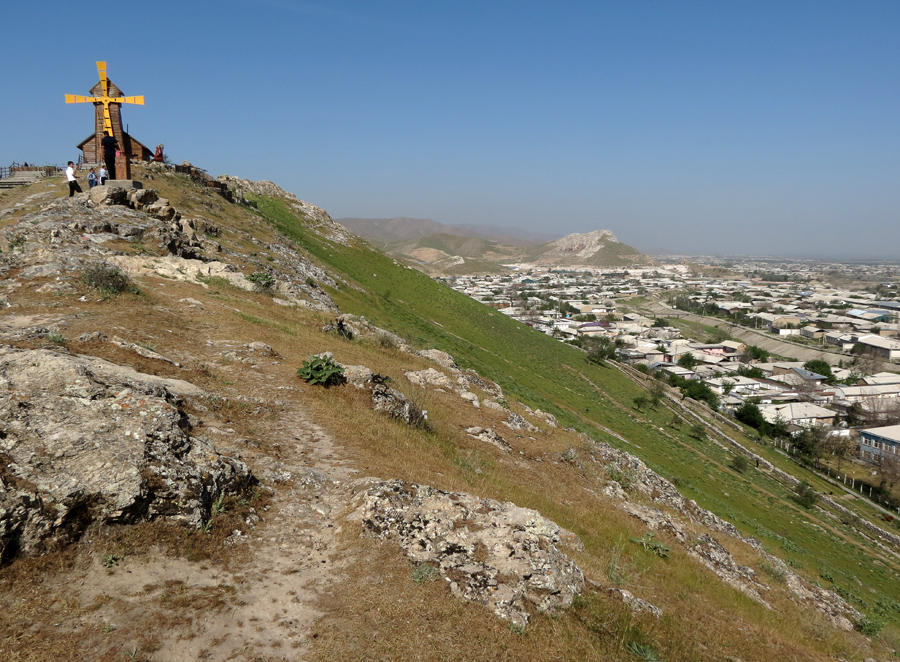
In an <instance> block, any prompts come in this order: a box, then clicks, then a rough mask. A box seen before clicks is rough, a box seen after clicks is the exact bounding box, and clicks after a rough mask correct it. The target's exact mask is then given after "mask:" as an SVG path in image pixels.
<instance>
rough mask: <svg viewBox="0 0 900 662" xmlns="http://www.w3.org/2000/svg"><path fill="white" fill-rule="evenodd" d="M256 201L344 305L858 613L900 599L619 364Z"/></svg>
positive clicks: (889, 567)
mask: <svg viewBox="0 0 900 662" xmlns="http://www.w3.org/2000/svg"><path fill="white" fill-rule="evenodd" d="M258 204H259V211H260V213H261V214H262V215H263V216H264V217H265V218H266V219H268V220H269V221H270V222H271V223H272V224H273V225H274V226H275V227H276V228H277V229H278V230H279V231H280V232H282V233H283V234H284V235H286V236H287V237H290V238H291V239H293V240H294V241H295V242H296V243H297V245H298V246H299V247H300V248H302V249H304V250H305V251H308V252H309V254H310V255H311V256H312V257H313V258H314V259H316V260H318V261H319V262H320V263H322V264H324V265H327V266H328V267H330V268H331V269H332V270H334V271H336V272H338V273H340V274H343V275H344V277H345V278H346V279H347V281H348V283H349V285H344V286H341V287H340V288H339V289H336V290H333V291H330V294H331V296H332V297H333V298H334V300H335V301H336V302H337V303H338V305H339V306H340V307H341V309H342V310H343V311H345V312H349V313H353V314H356V315H363V316H365V317H366V318H367V319H369V320H370V321H371V322H373V323H374V324H376V325H378V326H381V327H383V328H386V329H389V330H391V331H394V332H396V333H398V334H399V335H401V336H404V337H406V338H407V339H409V340H410V341H411V342H412V343H413V344H416V345H418V346H421V347H436V348H439V349H442V350H444V351H447V352H449V353H450V354H451V355H452V356H453V357H454V358H455V359H456V360H457V361H458V362H459V364H460V366H461V367H463V368H472V369H474V370H476V371H477V372H478V373H479V374H481V375H483V376H484V377H487V378H490V379H492V380H494V381H496V382H497V383H499V384H500V385H501V386H502V387H503V389H504V391H506V392H507V393H511V394H514V395H515V396H516V397H517V398H519V399H521V400H522V401H524V402H526V403H528V404H529V405H531V406H532V407H537V408H540V409H542V410H544V411H547V412H550V413H552V414H554V415H555V416H557V418H558V419H559V421H560V423H561V424H562V425H564V426H566V427H574V428H576V429H579V430H581V431H583V432H585V433H586V434H588V435H589V436H590V437H592V438H593V439H595V440H597V441H604V442H608V443H610V444H611V445H613V446H615V447H617V448H621V449H623V450H626V451H628V452H631V453H633V454H635V455H637V456H639V457H640V458H641V459H642V460H644V461H645V462H646V463H647V464H648V465H649V466H650V467H651V468H653V469H654V470H656V471H657V472H659V473H660V474H662V475H663V476H666V477H669V478H673V479H676V483H677V484H678V485H679V488H680V489H681V491H682V492H683V493H684V494H685V496H687V497H689V498H692V499H695V500H696V501H697V502H698V503H699V504H700V505H701V506H702V507H704V508H707V509H709V510H711V511H713V512H715V513H716V514H718V515H719V516H721V517H723V518H725V519H727V520H729V521H731V522H732V523H734V524H735V525H736V526H737V527H738V528H739V529H740V530H741V531H742V533H744V534H745V535H752V536H755V537H757V538H759V539H760V540H761V541H762V542H763V544H764V545H765V546H766V547H767V548H768V549H769V550H770V551H772V552H773V553H775V554H777V555H779V556H781V557H782V558H784V559H786V560H788V563H789V564H791V565H792V566H794V567H795V568H796V569H797V571H798V572H799V573H800V574H802V575H804V576H806V577H807V578H808V579H810V580H814V581H818V582H819V583H820V584H822V585H823V586H826V587H834V588H835V589H837V590H838V591H839V592H840V593H841V594H842V595H843V596H844V597H845V598H847V599H848V600H849V601H850V602H851V604H853V605H854V606H856V607H857V608H858V609H859V610H860V611H862V612H864V613H874V610H875V607H876V603H878V602H879V601H881V604H882V605H884V604H889V603H890V601H900V581H898V574H897V571H896V564H889V563H884V562H880V561H879V562H873V560H872V554H871V543H865V542H864V541H861V540H860V539H859V535H858V534H856V533H854V532H853V531H852V530H851V529H849V528H848V527H847V526H846V525H844V524H842V523H841V522H840V521H839V520H836V519H832V518H829V517H827V516H824V515H822V514H821V513H818V514H817V513H816V512H810V511H806V510H804V509H803V508H801V507H800V506H798V505H795V504H794V502H793V501H792V500H791V498H790V497H791V493H790V492H789V490H787V489H786V488H785V487H784V486H782V485H781V484H780V483H778V482H777V481H776V480H775V479H773V478H772V477H771V476H769V475H767V474H764V473H761V472H756V471H753V472H748V473H747V474H738V473H736V472H735V471H733V470H732V469H730V468H729V467H728V465H729V463H730V462H731V459H732V457H733V456H732V454H731V453H730V452H729V451H726V450H725V449H723V448H722V447H721V446H719V445H717V444H715V443H713V442H712V441H710V440H703V441H700V440H697V439H694V438H692V437H690V436H689V435H688V431H689V428H690V422H685V423H683V424H681V425H680V427H670V425H669V423H670V422H671V420H672V417H673V411H671V410H669V409H667V408H666V407H661V408H660V410H659V411H652V410H651V411H644V412H637V411H635V410H634V409H633V407H632V400H633V398H634V397H635V396H637V395H639V394H641V393H642V392H643V391H642V390H641V388H640V386H638V385H637V384H636V383H635V382H634V381H632V380H631V379H630V378H629V377H627V376H626V375H624V374H623V373H622V372H620V371H619V370H617V369H615V368H613V367H601V366H596V365H593V364H589V363H588V362H587V361H586V360H585V357H584V354H583V353H581V352H580V351H579V350H577V349H575V348H573V347H570V346H567V345H564V344H562V343H560V342H558V341H556V340H554V339H552V338H550V337H548V336H546V335H544V334H542V333H540V332H538V331H535V330H533V329H531V328H529V327H526V326H524V325H522V324H519V323H518V322H515V321H513V320H511V319H509V318H507V317H505V316H504V315H501V314H499V313H497V312H495V311H493V310H491V309H490V308H488V307H486V306H484V305H482V304H480V303H478V302H476V301H474V300H472V299H470V298H469V297H466V296H465V295H462V294H460V293H457V292H455V291H453V290H452V289H450V288H448V287H446V286H444V285H442V284H440V283H437V282H435V281H434V280H432V279H431V278H429V277H427V276H425V275H424V274H422V273H420V272H418V271H416V270H414V269H411V268H409V267H405V266H403V265H401V264H399V263H398V262H397V261H395V260H394V259H392V258H391V257H389V256H387V255H385V254H383V253H380V252H377V251H373V250H371V249H370V248H369V247H368V245H366V244H364V243H362V242H361V243H360V244H359V245H358V246H345V245H342V244H339V243H335V242H331V241H328V240H326V239H324V238H322V237H321V236H320V235H318V234H316V233H315V232H312V231H310V230H309V229H308V228H307V227H306V226H305V224H304V222H303V219H302V218H299V217H298V216H296V215H295V214H294V213H292V212H291V211H290V210H289V209H288V208H287V207H286V206H285V205H284V204H283V203H282V202H281V201H280V200H277V199H270V198H260V199H259V200H258ZM604 428H608V429H609V430H612V431H613V432H615V433H616V434H618V435H621V436H622V437H624V438H625V439H626V440H628V441H627V442H623V441H621V440H620V439H618V438H617V437H616V436H614V435H611V434H609V433H608V432H606V431H605V430H604ZM728 434H729V435H731V436H733V437H735V438H737V439H738V440H739V441H740V442H741V443H744V444H745V445H747V446H751V447H753V448H754V450H756V451H757V452H759V453H760V454H763V455H765V456H767V457H768V458H769V459H770V460H771V461H772V462H774V463H776V465H779V466H782V467H783V468H785V469H786V470H789V471H791V472H792V473H794V474H795V475H798V477H802V478H807V480H809V481H810V482H811V483H812V484H813V485H814V487H815V488H816V489H817V490H824V491H826V492H827V491H828V490H829V489H833V490H835V491H837V490H836V488H834V487H829V486H828V485H827V484H826V483H824V482H823V481H822V480H820V479H818V478H816V477H815V476H813V475H811V474H810V475H803V472H802V470H801V469H799V468H797V467H795V466H794V465H793V464H791V463H790V462H789V461H787V460H786V459H784V458H783V457H781V456H780V455H779V454H778V453H776V451H774V450H773V449H771V448H767V447H759V446H755V445H754V444H753V442H752V441H751V440H750V439H748V438H746V437H744V436H743V435H740V434H738V433H736V432H735V431H733V430H730V431H729V432H728ZM523 505H528V504H523ZM847 505H848V507H851V506H852V504H851V503H849V502H848V504H847ZM863 514H867V515H869V516H871V513H863ZM564 525H565V524H564ZM883 636H885V637H888V638H889V641H891V642H893V646H894V647H895V648H897V647H900V636H898V630H897V628H896V627H895V625H893V624H889V626H888V627H887V628H886V630H885V631H884V633H883Z"/></svg>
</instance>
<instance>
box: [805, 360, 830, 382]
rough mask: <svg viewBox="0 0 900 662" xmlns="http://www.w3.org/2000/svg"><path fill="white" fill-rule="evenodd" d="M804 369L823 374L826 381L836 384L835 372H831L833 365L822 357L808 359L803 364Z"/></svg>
mask: <svg viewBox="0 0 900 662" xmlns="http://www.w3.org/2000/svg"><path fill="white" fill-rule="evenodd" d="M803 369H804V370H809V371H810V372H814V373H816V374H818V375H822V376H823V377H824V378H825V383H826V384H830V385H834V383H835V381H836V380H835V378H834V374H833V373H832V372H831V366H830V365H828V363H827V362H826V361H823V360H821V359H814V360H812V361H807V362H806V363H804V364H803Z"/></svg>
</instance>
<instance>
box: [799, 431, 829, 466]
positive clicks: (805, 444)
mask: <svg viewBox="0 0 900 662" xmlns="http://www.w3.org/2000/svg"><path fill="white" fill-rule="evenodd" d="M827 440H828V430H827V429H826V428H825V427H824V426H822V425H810V426H809V427H806V428H804V429H803V431H802V432H801V433H800V434H799V435H797V437H795V439H794V447H795V448H796V449H797V451H798V452H799V453H800V454H801V455H803V456H804V457H806V458H808V459H809V460H810V461H811V462H812V463H813V464H814V465H816V466H818V465H819V460H820V459H821V458H822V456H823V455H824V454H825V451H826V442H827Z"/></svg>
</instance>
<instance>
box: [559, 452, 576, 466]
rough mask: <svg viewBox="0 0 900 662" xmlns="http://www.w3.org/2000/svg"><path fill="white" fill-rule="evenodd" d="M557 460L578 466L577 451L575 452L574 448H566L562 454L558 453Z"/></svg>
mask: <svg viewBox="0 0 900 662" xmlns="http://www.w3.org/2000/svg"><path fill="white" fill-rule="evenodd" d="M559 459H560V460H562V461H563V462H565V463H566V464H571V465H573V466H578V451H577V450H575V448H567V449H566V450H564V451H563V452H562V453H560V456H559Z"/></svg>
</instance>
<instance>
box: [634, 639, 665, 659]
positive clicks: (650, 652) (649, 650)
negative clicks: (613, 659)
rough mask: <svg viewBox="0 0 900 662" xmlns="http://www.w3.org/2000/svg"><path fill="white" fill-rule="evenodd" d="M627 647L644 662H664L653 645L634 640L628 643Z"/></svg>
mask: <svg viewBox="0 0 900 662" xmlns="http://www.w3.org/2000/svg"><path fill="white" fill-rule="evenodd" d="M627 648H628V652H629V653H631V654H632V655H634V656H635V657H636V658H637V659H639V660H643V662H662V659H661V658H660V657H659V655H658V654H657V652H656V651H655V650H654V649H653V647H652V646H649V645H647V644H639V643H638V642H636V641H632V642H631V643H630V644H628V647H627Z"/></svg>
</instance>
